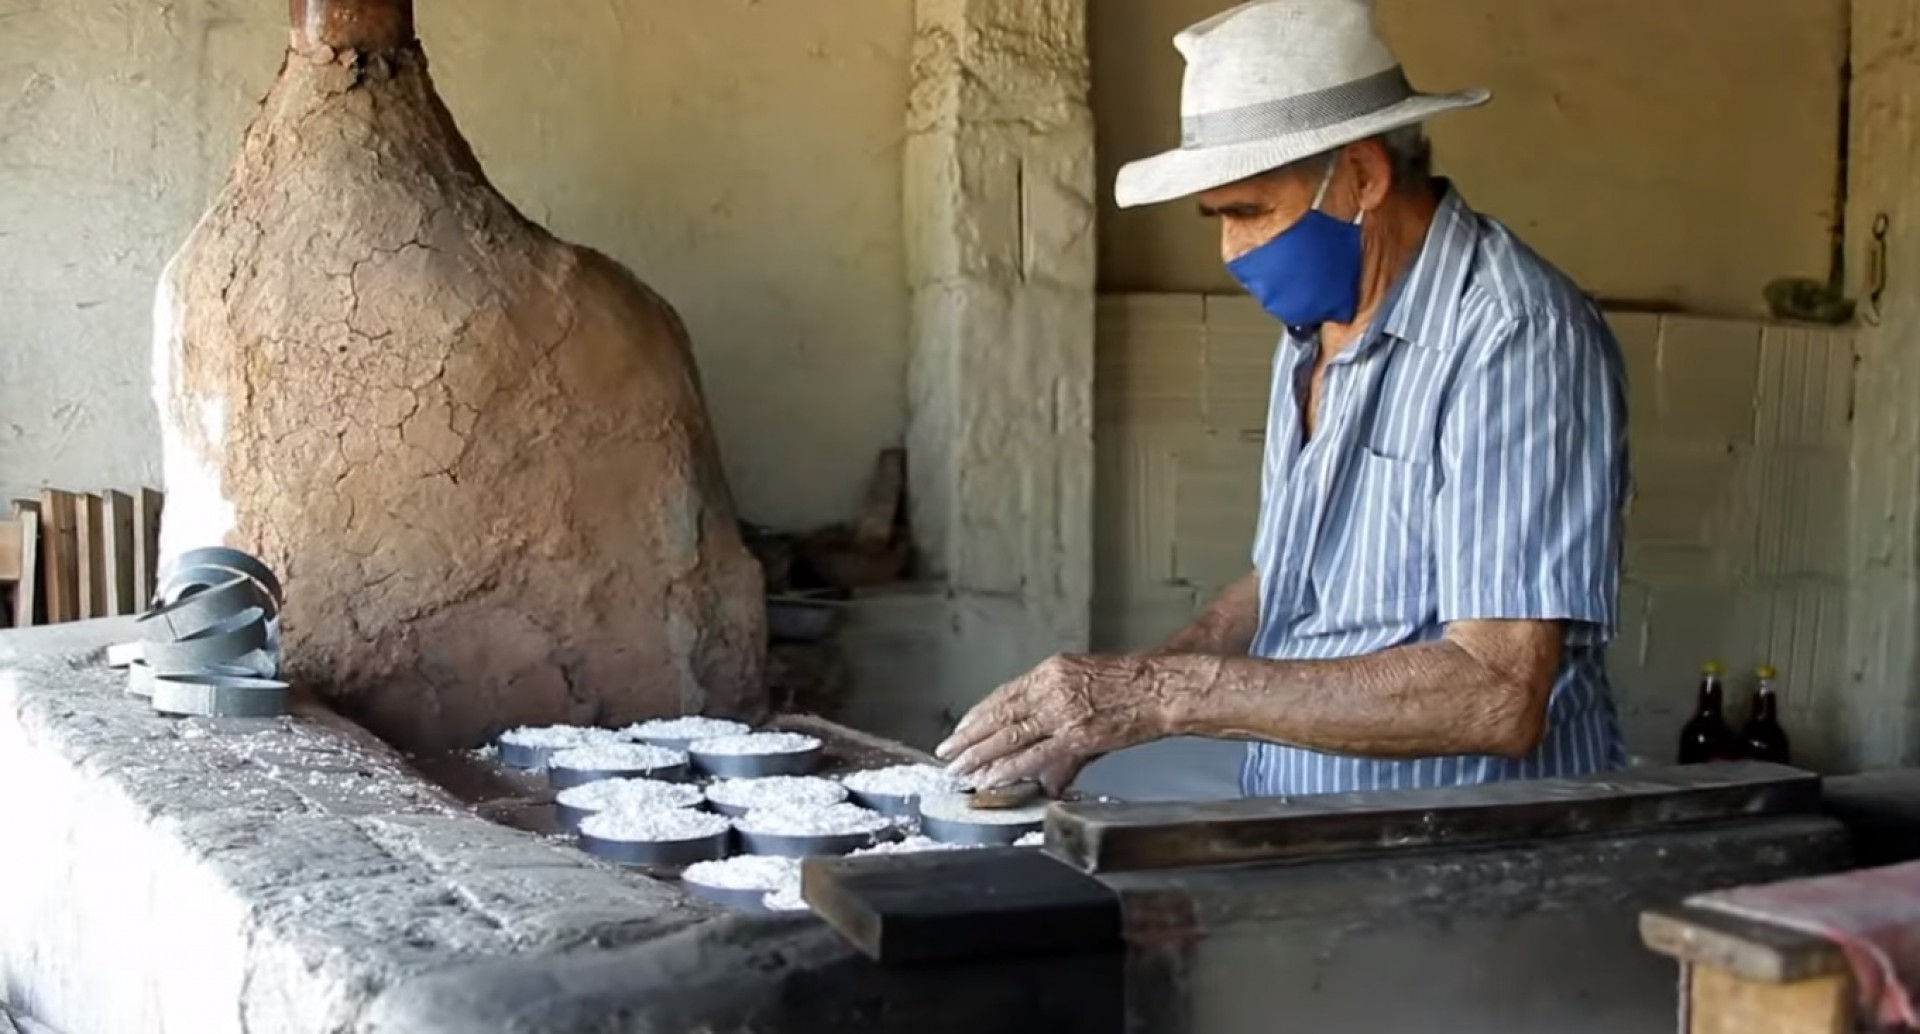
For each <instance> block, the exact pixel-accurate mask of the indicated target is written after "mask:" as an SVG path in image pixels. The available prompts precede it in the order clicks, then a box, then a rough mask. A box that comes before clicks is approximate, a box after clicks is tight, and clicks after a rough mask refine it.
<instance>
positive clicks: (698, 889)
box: [680, 877, 773, 913]
mask: <svg viewBox="0 0 1920 1034" xmlns="http://www.w3.org/2000/svg"><path fill="white" fill-rule="evenodd" d="M680 887H681V889H682V890H685V891H686V892H687V893H689V894H692V895H693V896H694V897H696V898H700V899H702V900H705V901H711V902H713V903H714V904H716V905H723V906H725V907H727V908H731V909H733V910H734V911H736V912H753V913H764V912H772V911H773V910H772V909H770V908H768V907H767V892H766V891H764V890H739V889H737V888H733V887H710V886H708V885H707V884H704V883H695V882H693V881H692V880H689V879H686V878H685V877H682V878H681V880H680Z"/></svg>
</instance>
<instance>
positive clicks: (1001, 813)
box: [920, 793, 1047, 826]
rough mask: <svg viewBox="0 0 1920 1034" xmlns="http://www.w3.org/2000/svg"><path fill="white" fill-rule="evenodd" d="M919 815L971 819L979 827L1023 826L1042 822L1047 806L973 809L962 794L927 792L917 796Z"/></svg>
mask: <svg viewBox="0 0 1920 1034" xmlns="http://www.w3.org/2000/svg"><path fill="white" fill-rule="evenodd" d="M920 814H922V815H924V816H926V817H927V818H930V819H939V820H941V821H943V822H971V823H974V824H975V825H981V826H1025V825H1033V824H1036V823H1039V822H1044V821H1045V820H1046V817H1047V806H1046V805H1045V804H1036V805H1032V806H1030V807H1026V808H975V807H974V806H973V803H972V801H971V799H970V798H969V797H968V796H967V795H966V794H964V793H947V794H930V795H928V796H926V797H922V798H920Z"/></svg>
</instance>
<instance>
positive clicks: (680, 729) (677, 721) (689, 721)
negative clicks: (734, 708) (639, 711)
mask: <svg viewBox="0 0 1920 1034" xmlns="http://www.w3.org/2000/svg"><path fill="white" fill-rule="evenodd" d="M751 731H753V727H752V726H750V725H747V724H745V723H743V722H730V721H728V720H726V719H725V718H707V717H704V716H702V715H697V714H693V715H687V716H685V717H682V718H655V719H654V720H652V721H650V722H641V723H640V724H639V725H632V726H628V727H627V729H626V731H625V732H624V733H623V734H622V735H625V736H627V737H629V738H631V739H636V740H710V739H714V738H716V737H720V736H741V735H745V734H746V733H748V732H751Z"/></svg>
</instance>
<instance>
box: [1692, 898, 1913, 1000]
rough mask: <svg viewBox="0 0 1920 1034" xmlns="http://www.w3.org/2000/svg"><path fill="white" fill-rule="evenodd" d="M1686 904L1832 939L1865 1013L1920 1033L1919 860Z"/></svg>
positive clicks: (1698, 899) (1696, 900)
mask: <svg viewBox="0 0 1920 1034" xmlns="http://www.w3.org/2000/svg"><path fill="white" fill-rule="evenodd" d="M1688 904H1690V905H1698V906H1700V907H1703V908H1713V909H1718V910H1720V911H1723V912H1729V913H1732V914H1735V915H1740V916H1745V917H1747V918H1749V919H1755V920H1760V921H1762V922H1767V923H1772V924H1774V925H1777V926H1784V927H1787V928H1788V929H1793V930H1799V931H1801V932H1803V933H1807V934H1811V935H1813V936H1817V937H1822V938H1825V939H1826V940H1828V941H1831V942H1832V943H1833V944H1835V945H1837V946H1838V947H1839V948H1840V950H1841V952H1842V953H1844V954H1845V955H1846V958H1847V963H1848V965H1849V966H1850V967H1851V968H1852V970H1853V981H1854V987H1856V988H1857V989H1858V990H1859V992H1860V1007H1861V1009H1862V1011H1863V1012H1864V1014H1865V1015H1867V1016H1871V1017H1873V1018H1874V1019H1875V1020H1876V1021H1877V1022H1879V1023H1880V1024H1881V1025H1883V1026H1898V1027H1920V1015H1916V1013H1915V1011H1914V999H1915V998H1916V997H1920V862H1909V863H1907V864H1905V865H1895V866H1889V867H1887V868H1884V869H1861V870H1858V871H1855V872H1847V873H1840V874H1838V875H1834V876H1821V877H1816V878H1814V879H1808V880H1791V881H1788V882H1786V883H1774V884H1769V885H1767V886H1762V887H1740V888H1738V889H1735V890H1724V891H1716V892H1714V893H1711V894H1702V895H1700V896H1699V897H1696V898H1694V899H1692V900H1690V901H1689V902H1688Z"/></svg>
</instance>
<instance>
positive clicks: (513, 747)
mask: <svg viewBox="0 0 1920 1034" xmlns="http://www.w3.org/2000/svg"><path fill="white" fill-rule="evenodd" d="M493 745H494V746H495V747H496V748H498V749H499V751H500V763H501V764H503V765H508V766H510V767H513V768H526V769H536V768H545V767H547V756H548V755H550V754H552V753H553V752H554V751H556V750H566V749H567V748H565V747H529V746H527V745H526V744H523V743H508V742H507V741H506V740H495V741H494V744H493Z"/></svg>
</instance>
